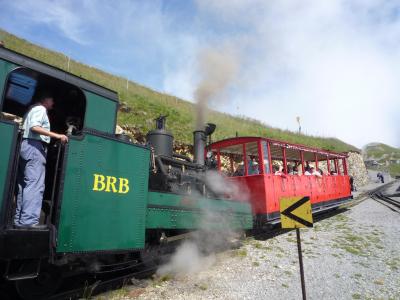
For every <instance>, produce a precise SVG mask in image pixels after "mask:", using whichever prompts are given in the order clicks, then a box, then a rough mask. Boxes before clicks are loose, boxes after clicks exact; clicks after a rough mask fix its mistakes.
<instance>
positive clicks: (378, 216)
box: [97, 183, 400, 299]
mask: <svg viewBox="0 0 400 300" xmlns="http://www.w3.org/2000/svg"><path fill="white" fill-rule="evenodd" d="M399 184H400V183H399ZM374 186H375V185H371V186H369V187H367V188H369V189H370V188H373V187H374ZM360 198H361V197H360ZM399 237H400V215H399V214H398V213H396V212H393V211H391V210H389V209H388V208H386V207H385V206H383V205H381V204H379V203H377V202H375V201H374V200H372V199H366V200H364V201H361V202H359V203H358V204H356V205H355V206H353V207H351V208H349V209H348V210H344V211H340V212H339V213H337V214H335V215H332V216H330V217H329V218H325V219H323V220H320V221H318V222H316V223H315V224H314V228H310V229H301V238H302V247H303V261H304V268H305V280H306V290H307V297H308V298H309V299H400V240H399ZM203 260H204V265H205V266H207V267H205V268H203V270H199V271H197V272H194V273H190V274H181V275H175V276H170V275H164V276H158V277H155V278H153V279H147V280H133V284H132V285H129V286H126V287H125V288H123V289H120V290H118V291H113V292H110V293H108V294H103V295H102V296H98V297H97V299H267V298H268V299H301V287H300V277H299V266H298V256H297V246H296V234H295V232H294V231H290V232H286V233H283V234H280V235H277V236H275V237H270V238H268V239H262V238H247V239H246V240H245V241H244V242H243V245H242V246H241V247H240V248H238V249H234V250H228V251H225V252H223V253H219V254H217V255H215V257H211V258H210V257H207V258H203ZM190 261H191V259H187V261H186V262H185V263H190ZM210 262H213V263H210ZM200 264H201V263H200Z"/></svg>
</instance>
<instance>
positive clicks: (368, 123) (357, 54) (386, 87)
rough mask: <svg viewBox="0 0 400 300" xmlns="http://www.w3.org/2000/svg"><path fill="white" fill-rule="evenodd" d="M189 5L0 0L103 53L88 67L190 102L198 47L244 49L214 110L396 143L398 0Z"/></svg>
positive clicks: (358, 140)
mask: <svg viewBox="0 0 400 300" xmlns="http://www.w3.org/2000/svg"><path fill="white" fill-rule="evenodd" d="M0 1H2V0H0ZM193 1H194V3H195V5H196V9H197V10H196V11H194V12H193V11H191V10H190V8H189V10H190V11H184V9H188V8H187V7H186V8H182V6H184V5H182V3H180V4H177V3H175V2H174V3H175V4H171V3H169V2H168V1H165V2H164V1H140V2H139V1H129V0H121V1H113V2H110V1H107V0H98V1H96V0H83V1H78V0H70V1H68V0H59V1H51V0H25V1H7V2H4V3H2V6H3V7H5V6H9V7H12V8H13V11H14V12H15V14H18V16H19V18H20V19H21V20H26V23H27V24H29V22H31V23H33V24H39V25H40V24H42V25H45V26H47V27H48V28H53V29H54V30H55V31H58V32H60V34H62V35H63V36H65V37H67V38H68V39H70V40H72V41H74V42H76V43H79V44H80V45H81V46H82V47H80V48H79V49H83V50H85V49H86V50H87V51H88V52H90V51H92V52H93V53H94V54H93V56H95V54H97V56H96V60H93V61H85V62H86V63H89V64H94V65H102V66H103V68H105V69H108V70H117V71H115V72H116V73H118V74H125V76H127V77H129V78H130V79H134V80H136V81H139V83H144V84H147V85H151V87H152V88H155V89H157V90H160V91H164V92H167V93H171V94H173V95H176V96H179V97H182V98H185V99H188V100H192V99H194V91H195V90H196V84H197V83H198V82H199V74H198V70H197V68H196V66H197V61H196V59H197V57H198V53H199V52H201V50H202V49H204V48H210V47H217V48H218V47H220V46H221V45H225V44H229V45H231V47H233V48H235V50H237V52H238V53H239V57H240V59H239V61H238V64H239V65H240V72H239V74H238V75H237V76H236V78H235V80H234V84H233V85H231V86H230V89H229V90H228V91H227V93H225V94H224V95H227V96H226V97H227V98H228V99H229V101H225V102H222V103H228V104H226V105H220V106H218V107H217V106H215V107H214V108H218V109H222V110H224V111H226V112H230V113H234V114H238V113H240V114H245V115H247V116H249V117H253V118H258V119H260V120H261V121H263V122H265V123H267V124H270V125H272V126H277V127H280V128H283V129H291V130H296V128H297V123H296V121H295V118H296V116H298V115H299V116H301V119H302V125H303V129H304V131H306V132H307V133H309V134H319V135H325V136H336V137H338V138H341V139H344V140H345V141H347V142H349V143H352V144H355V145H357V146H359V147H361V146H363V145H364V144H366V143H368V142H371V141H382V142H386V143H389V144H392V145H395V146H400V138H399V133H400V125H399V124H400V123H399V122H398V120H397V118H398V113H399V111H400V88H399V87H400V85H399V84H397V81H398V78H400V21H399V20H400V19H399V14H398V11H400V8H399V4H397V3H396V1H385V0H346V1H345V0H325V1H315V0H298V1H293V0H281V1H265V0H252V1H248V0H218V1H213V0H193ZM166 6H168V9H166ZM171 6H172V7H171ZM182 13H191V14H193V17H192V18H182V15H180V14H182ZM0 15H1V12H0ZM76 51H80V50H76ZM99 53H100V54H101V55H100V54H99ZM119 70H120V71H119ZM157 84H158V85H157Z"/></svg>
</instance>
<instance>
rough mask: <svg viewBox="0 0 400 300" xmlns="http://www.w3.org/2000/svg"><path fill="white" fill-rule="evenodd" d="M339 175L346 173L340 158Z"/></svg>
mask: <svg viewBox="0 0 400 300" xmlns="http://www.w3.org/2000/svg"><path fill="white" fill-rule="evenodd" d="M338 175H344V167H343V160H342V159H338Z"/></svg>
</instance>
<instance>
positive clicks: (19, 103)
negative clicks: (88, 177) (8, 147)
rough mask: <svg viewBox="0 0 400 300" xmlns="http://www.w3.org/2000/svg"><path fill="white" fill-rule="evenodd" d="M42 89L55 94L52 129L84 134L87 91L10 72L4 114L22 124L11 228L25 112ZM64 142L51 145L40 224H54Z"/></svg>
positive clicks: (42, 76) (25, 71) (20, 71)
mask: <svg viewBox="0 0 400 300" xmlns="http://www.w3.org/2000/svg"><path fill="white" fill-rule="evenodd" d="M42 92H48V93H50V94H51V95H53V98H54V109H53V110H50V111H48V116H49V120H50V124H51V131H54V132H57V133H64V134H67V135H69V136H72V135H75V136H78V135H80V134H81V131H82V127H83V120H84V115H85V109H86V99H85V96H84V94H83V92H82V91H81V90H80V89H79V88H77V87H75V86H74V85H72V84H69V83H66V82H64V81H62V80H59V79H57V78H53V77H50V76H48V75H45V74H42V73H40V72H37V71H34V70H31V69H28V68H23V67H18V68H16V69H15V70H13V71H11V72H10V73H9V74H8V77H7V80H6V81H5V85H4V93H3V100H2V109H1V113H2V116H3V118H4V119H6V120H8V121H10V122H11V124H12V123H16V124H17V126H18V130H17V136H16V137H15V140H16V142H15V150H14V159H13V169H12V172H11V173H12V174H10V175H11V176H10V191H9V193H8V199H6V200H5V201H6V202H8V205H7V206H6V207H5V210H6V211H7V216H6V219H5V220H4V225H5V226H6V227H7V228H11V227H12V226H13V215H14V212H15V195H16V193H17V192H18V191H17V185H16V181H17V173H18V170H17V166H18V161H19V151H18V149H19V147H20V143H21V141H22V135H23V132H22V129H20V128H21V126H22V122H23V118H24V115H25V114H26V113H27V112H28V111H29V110H30V108H31V107H32V105H34V104H35V102H36V101H37V100H38V97H39V96H40V94H41V93H42ZM61 147H62V146H61V145H60V144H59V143H58V142H57V141H55V140H53V139H52V140H51V142H50V144H49V146H48V147H47V160H46V180H45V187H46V188H45V191H44V195H43V205H42V212H41V218H40V224H46V223H51V220H50V219H49V217H50V215H51V209H52V207H53V203H52V202H53V201H54V199H52V198H54V197H55V196H56V195H55V193H56V191H55V190H54V189H55V186H56V181H57V179H58V178H59V174H57V173H59V171H60V170H61V169H62V161H63V160H62V154H63V152H62V149H61Z"/></svg>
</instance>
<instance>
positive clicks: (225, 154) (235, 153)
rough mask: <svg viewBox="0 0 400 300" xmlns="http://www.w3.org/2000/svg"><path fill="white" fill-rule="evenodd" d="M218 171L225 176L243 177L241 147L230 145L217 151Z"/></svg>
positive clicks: (240, 145)
mask: <svg viewBox="0 0 400 300" xmlns="http://www.w3.org/2000/svg"><path fill="white" fill-rule="evenodd" d="M219 166H220V169H219V170H220V171H221V172H222V173H223V174H225V175H226V176H243V175H244V164H243V145H242V144H239V145H232V146H229V147H225V148H220V149H219Z"/></svg>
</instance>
